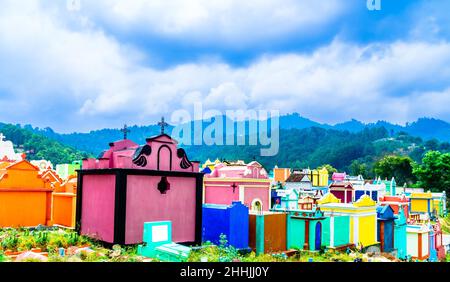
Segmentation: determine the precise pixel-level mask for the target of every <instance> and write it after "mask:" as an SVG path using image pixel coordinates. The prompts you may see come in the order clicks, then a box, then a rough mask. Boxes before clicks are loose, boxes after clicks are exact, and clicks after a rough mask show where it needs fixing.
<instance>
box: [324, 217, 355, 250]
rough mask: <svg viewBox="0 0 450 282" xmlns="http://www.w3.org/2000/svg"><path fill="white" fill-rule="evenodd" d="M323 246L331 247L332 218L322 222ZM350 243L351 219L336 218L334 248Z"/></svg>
mask: <svg viewBox="0 0 450 282" xmlns="http://www.w3.org/2000/svg"><path fill="white" fill-rule="evenodd" d="M322 234H323V237H322V246H327V247H329V246H330V236H331V232H330V218H329V217H327V218H325V220H324V221H323V222H322ZM349 241H350V217H349V216H334V246H335V247H336V246H340V245H347V244H348V243H349Z"/></svg>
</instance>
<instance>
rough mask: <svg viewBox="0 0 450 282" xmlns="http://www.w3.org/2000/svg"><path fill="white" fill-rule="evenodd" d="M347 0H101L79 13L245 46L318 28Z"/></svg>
mask: <svg viewBox="0 0 450 282" xmlns="http://www.w3.org/2000/svg"><path fill="white" fill-rule="evenodd" d="M349 2H350V1H348V0H327V1H317V0H304V1H297V0H281V1H280V0H265V1H260V0H246V1H240V0H222V1H210V0H171V1H165V0H152V1H145V0H127V1H121V0H100V1H89V2H87V1H83V2H82V9H81V11H80V13H82V14H84V15H87V16H88V17H89V18H91V19H95V21H96V22H97V23H99V24H101V25H104V26H106V27H109V28H111V29H113V30H120V31H122V32H123V33H129V32H133V33H135V32H137V31H138V32H140V33H141V34H147V35H158V36H162V37H166V38H171V39H177V40H189V42H190V43H192V44H199V43H201V44H204V43H212V44H226V45H227V46H231V47H239V46H245V45H248V44H250V43H256V42H260V41H261V40H271V39H272V40H273V39H275V38H281V37H283V36H286V35H287V34H291V35H295V36H296V37H304V36H308V35H311V34H312V32H313V30H314V33H317V32H319V30H320V28H322V27H323V26H324V25H327V24H330V23H332V22H333V21H334V20H336V19H337V18H338V17H339V16H342V15H343V14H345V13H347V12H349V10H350V9H351V8H350V7H351V6H350V3H349Z"/></svg>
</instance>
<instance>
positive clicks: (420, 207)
mask: <svg viewBox="0 0 450 282" xmlns="http://www.w3.org/2000/svg"><path fill="white" fill-rule="evenodd" d="M409 198H410V202H411V205H410V208H409V213H410V215H411V217H412V216H413V215H416V217H414V218H415V219H416V220H417V219H419V220H421V221H424V220H428V219H429V218H433V217H434V213H433V195H432V194H431V192H426V193H411V196H410V197H409Z"/></svg>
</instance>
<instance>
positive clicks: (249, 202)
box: [203, 161, 271, 211]
mask: <svg viewBox="0 0 450 282" xmlns="http://www.w3.org/2000/svg"><path fill="white" fill-rule="evenodd" d="M235 201H239V202H242V203H243V204H244V205H246V206H248V207H249V209H250V210H252V211H268V210H269V209H270V208H271V188H270V179H269V177H268V175H267V172H266V170H265V169H264V168H263V167H262V165H261V164H260V163H258V162H257V161H252V162H251V163H249V164H245V163H244V162H243V161H238V162H233V163H220V164H217V165H215V167H214V170H213V171H212V172H211V173H210V174H205V177H204V180H203V203H205V204H219V205H231V204H232V203H233V202H235Z"/></svg>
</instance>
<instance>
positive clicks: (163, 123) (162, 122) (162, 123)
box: [158, 117, 169, 134]
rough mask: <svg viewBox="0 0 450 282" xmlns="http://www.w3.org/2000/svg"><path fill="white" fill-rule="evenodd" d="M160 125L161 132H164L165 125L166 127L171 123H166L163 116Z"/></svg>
mask: <svg viewBox="0 0 450 282" xmlns="http://www.w3.org/2000/svg"><path fill="white" fill-rule="evenodd" d="M158 125H159V126H161V134H164V127H166V126H167V125H169V124H168V123H166V122H165V121H164V117H162V118H161V121H160V122H158Z"/></svg>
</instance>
